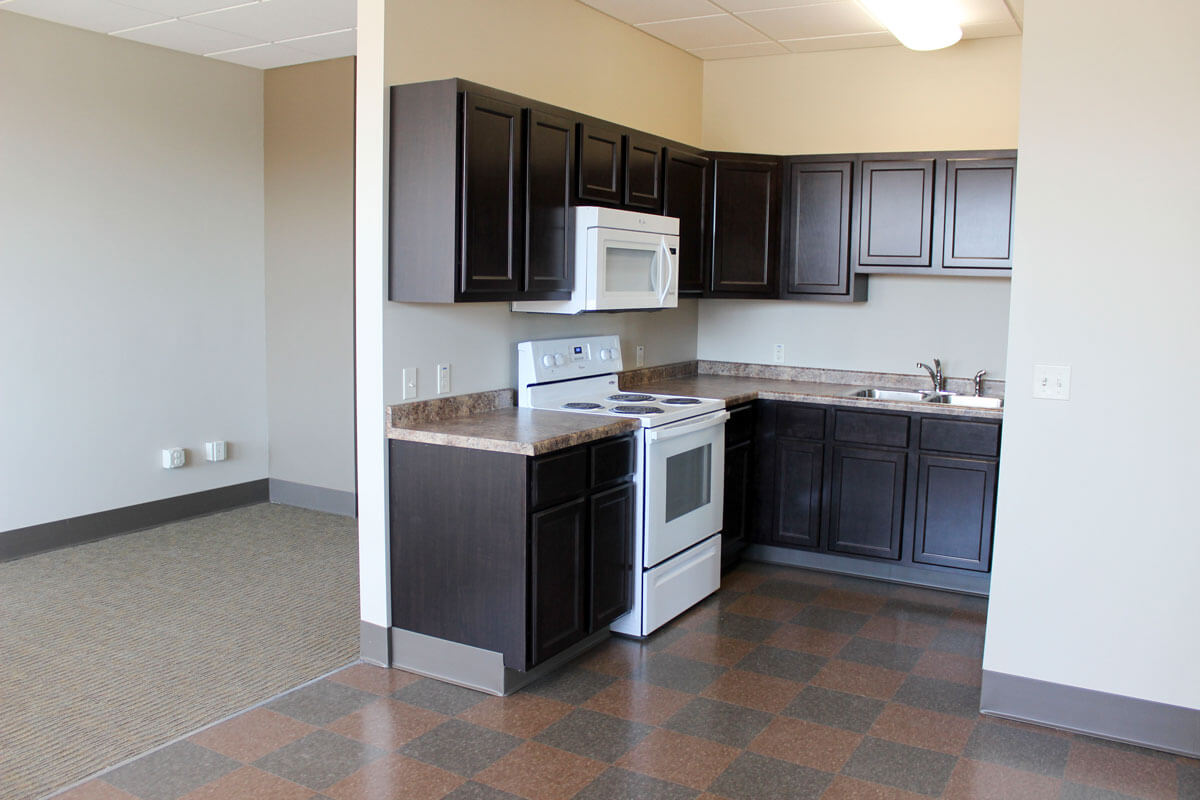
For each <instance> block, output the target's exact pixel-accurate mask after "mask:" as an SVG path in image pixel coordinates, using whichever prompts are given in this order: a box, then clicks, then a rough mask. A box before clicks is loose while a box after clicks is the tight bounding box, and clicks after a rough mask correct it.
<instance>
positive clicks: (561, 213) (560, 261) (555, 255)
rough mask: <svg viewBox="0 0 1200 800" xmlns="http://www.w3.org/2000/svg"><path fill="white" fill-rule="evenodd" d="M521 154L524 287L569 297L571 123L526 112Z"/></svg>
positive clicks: (571, 272) (571, 273) (571, 269)
mask: <svg viewBox="0 0 1200 800" xmlns="http://www.w3.org/2000/svg"><path fill="white" fill-rule="evenodd" d="M527 127H528V137H527V140H526V149H525V165H526V171H527V175H526V181H525V285H524V287H522V288H523V289H524V290H525V292H526V293H527V294H528V293H541V292H569V291H571V288H572V287H573V286H574V283H575V281H574V276H575V265H574V262H573V261H572V260H571V256H572V253H571V172H572V170H573V167H574V163H575V159H574V155H575V148H574V146H573V145H574V140H575V123H574V121H573V120H571V119H568V118H567V117H563V116H558V115H556V114H551V113H548V112H545V111H538V110H531V111H530V112H529V120H528V125H527Z"/></svg>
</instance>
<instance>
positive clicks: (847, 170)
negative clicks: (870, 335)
mask: <svg viewBox="0 0 1200 800" xmlns="http://www.w3.org/2000/svg"><path fill="white" fill-rule="evenodd" d="M853 176H854V160H853V156H850V157H840V158H837V157H835V158H820V159H792V160H790V161H788V163H787V173H786V176H785V177H786V191H785V202H784V207H783V219H784V223H783V236H784V240H783V259H782V261H783V263H782V267H781V269H780V273H781V277H782V280H783V284H782V286H781V287H780V297H782V298H784V299H787V300H843V301H852V302H861V301H864V300H866V299H867V277H866V276H865V275H860V276H856V275H855V274H854V270H853V269H851V265H850V209H851V206H852V199H851V198H852V196H853V190H854V184H853V180H852V179H853Z"/></svg>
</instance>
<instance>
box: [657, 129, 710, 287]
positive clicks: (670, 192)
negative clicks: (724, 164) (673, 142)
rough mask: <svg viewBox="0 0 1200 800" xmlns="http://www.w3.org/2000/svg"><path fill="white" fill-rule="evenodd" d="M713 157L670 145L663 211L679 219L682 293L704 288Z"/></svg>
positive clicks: (664, 183) (664, 181) (664, 185)
mask: <svg viewBox="0 0 1200 800" xmlns="http://www.w3.org/2000/svg"><path fill="white" fill-rule="evenodd" d="M708 181H709V160H708V159H707V158H705V157H704V156H702V155H700V154H698V153H690V152H688V151H686V150H677V149H672V148H667V154H666V169H665V176H664V179H663V214H665V215H666V216H668V217H678V218H679V294H681V295H688V294H690V295H698V294H700V293H701V292H703V291H704V240H705V236H704V233H705V221H706V215H705V213H704V198H705V196H706V194H707V192H708Z"/></svg>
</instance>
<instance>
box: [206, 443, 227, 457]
mask: <svg viewBox="0 0 1200 800" xmlns="http://www.w3.org/2000/svg"><path fill="white" fill-rule="evenodd" d="M204 457H205V458H206V459H207V460H209V461H224V460H225V442H224V441H216V442H205V443H204Z"/></svg>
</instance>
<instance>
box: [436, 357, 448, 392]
mask: <svg viewBox="0 0 1200 800" xmlns="http://www.w3.org/2000/svg"><path fill="white" fill-rule="evenodd" d="M449 391H450V365H449V364H438V365H437V393H438V394H448V393H449Z"/></svg>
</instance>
